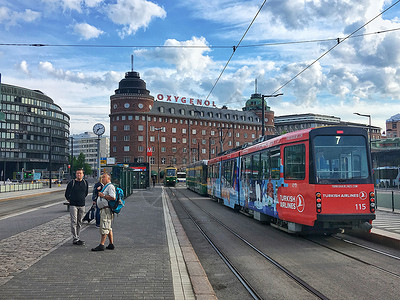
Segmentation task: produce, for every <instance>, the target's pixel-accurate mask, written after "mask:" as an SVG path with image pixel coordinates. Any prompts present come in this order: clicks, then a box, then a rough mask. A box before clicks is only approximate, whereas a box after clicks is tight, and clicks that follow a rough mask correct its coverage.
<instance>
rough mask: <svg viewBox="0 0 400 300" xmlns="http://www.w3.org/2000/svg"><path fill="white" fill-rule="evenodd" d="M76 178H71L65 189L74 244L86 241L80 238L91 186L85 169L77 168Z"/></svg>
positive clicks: (82, 243) (81, 243)
mask: <svg viewBox="0 0 400 300" xmlns="http://www.w3.org/2000/svg"><path fill="white" fill-rule="evenodd" d="M75 175H76V178H75V179H73V180H71V181H70V182H69V183H68V185H67V188H66V190H65V198H66V199H67V201H68V202H69V205H70V210H69V212H70V216H71V233H72V238H73V241H72V242H73V244H74V245H84V244H85V242H84V241H82V240H81V239H80V238H79V233H80V231H81V227H82V219H83V217H84V215H85V198H86V196H87V195H88V192H89V186H88V183H87V181H86V180H85V179H83V175H84V174H83V169H78V170H76V173H75Z"/></svg>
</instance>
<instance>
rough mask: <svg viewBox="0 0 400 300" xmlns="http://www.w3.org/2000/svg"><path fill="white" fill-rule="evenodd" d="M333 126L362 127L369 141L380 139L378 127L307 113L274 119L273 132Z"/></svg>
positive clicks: (281, 132) (280, 132)
mask: <svg viewBox="0 0 400 300" xmlns="http://www.w3.org/2000/svg"><path fill="white" fill-rule="evenodd" d="M335 125H336V126H356V127H362V128H364V129H365V130H367V131H369V130H371V131H370V134H371V135H370V137H371V140H378V139H380V138H381V128H380V127H376V126H371V128H369V126H368V125H364V124H359V123H352V122H345V121H342V120H341V119H340V118H339V117H335V116H326V115H319V114H311V113H308V114H293V115H285V116H276V117H275V130H276V134H278V135H281V134H284V133H287V132H293V131H297V130H301V129H306V128H315V127H323V126H335Z"/></svg>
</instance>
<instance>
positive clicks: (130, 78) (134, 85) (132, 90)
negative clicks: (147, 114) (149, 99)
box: [115, 72, 150, 95]
mask: <svg viewBox="0 0 400 300" xmlns="http://www.w3.org/2000/svg"><path fill="white" fill-rule="evenodd" d="M115 94H143V95H149V94H150V91H148V90H147V89H146V82H144V81H143V80H142V79H140V76H139V73H138V72H126V73H125V78H124V79H122V80H121V81H120V82H119V88H118V89H117V90H115Z"/></svg>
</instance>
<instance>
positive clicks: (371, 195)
mask: <svg viewBox="0 0 400 300" xmlns="http://www.w3.org/2000/svg"><path fill="white" fill-rule="evenodd" d="M375 208H376V204H375V193H374V192H370V193H369V210H370V212H372V213H374V212H375Z"/></svg>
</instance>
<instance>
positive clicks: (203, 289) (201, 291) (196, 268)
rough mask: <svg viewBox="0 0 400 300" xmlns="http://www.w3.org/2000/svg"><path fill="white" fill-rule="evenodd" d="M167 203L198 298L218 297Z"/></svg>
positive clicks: (171, 206)
mask: <svg viewBox="0 0 400 300" xmlns="http://www.w3.org/2000/svg"><path fill="white" fill-rule="evenodd" d="M166 198H167V205H168V208H169V212H170V215H171V219H172V223H173V225H174V228H175V231H176V235H177V238H178V241H179V245H180V247H181V249H182V253H183V258H184V260H185V264H186V268H187V270H188V273H189V278H190V281H191V283H192V287H193V291H194V294H195V296H196V299H215V300H216V299H218V298H217V296H216V295H215V292H214V289H213V288H212V286H211V283H210V282H209V281H208V277H207V275H206V272H205V271H204V269H203V266H202V265H201V263H200V261H199V258H198V257H197V255H196V253H195V251H194V249H193V246H192V244H191V243H190V241H189V239H188V237H187V235H186V233H185V230H184V229H183V226H182V224H181V222H180V221H179V218H178V216H177V214H176V212H175V209H174V207H173V205H172V203H171V201H170V199H169V197H166Z"/></svg>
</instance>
